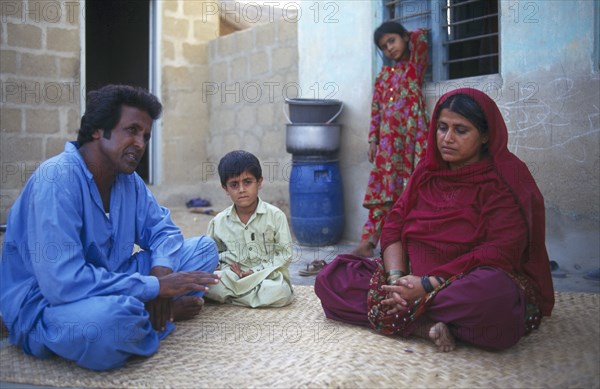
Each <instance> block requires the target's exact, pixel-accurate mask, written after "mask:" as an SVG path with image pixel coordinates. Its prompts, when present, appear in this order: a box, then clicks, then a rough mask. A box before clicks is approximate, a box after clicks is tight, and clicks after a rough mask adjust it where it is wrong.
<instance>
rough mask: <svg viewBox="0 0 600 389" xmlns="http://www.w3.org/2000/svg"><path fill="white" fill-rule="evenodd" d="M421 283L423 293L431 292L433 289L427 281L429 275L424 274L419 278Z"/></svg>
mask: <svg viewBox="0 0 600 389" xmlns="http://www.w3.org/2000/svg"><path fill="white" fill-rule="evenodd" d="M421 285H422V286H423V289H425V293H431V292H433V290H434V289H433V285H431V281H429V276H428V275H427V274H425V275H424V276H423V277H422V278H421Z"/></svg>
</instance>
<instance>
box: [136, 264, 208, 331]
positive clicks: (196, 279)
mask: <svg viewBox="0 0 600 389" xmlns="http://www.w3.org/2000/svg"><path fill="white" fill-rule="evenodd" d="M150 275H153V276H155V277H157V278H158V282H159V284H160V290H159V292H158V297H157V298H155V299H154V300H152V301H148V302H147V303H146V304H145V306H146V310H147V311H148V313H149V314H150V322H151V323H152V327H153V328H154V329H155V330H156V331H164V330H165V326H166V324H167V321H174V319H175V317H174V315H175V313H174V309H173V297H175V296H178V295H182V294H185V293H187V292H189V291H206V290H207V289H208V288H207V287H206V285H207V284H217V283H218V282H219V278H218V276H217V275H215V274H212V273H206V272H201V271H195V272H187V273H185V272H181V273H173V271H172V270H171V269H169V268H167V267H162V266H156V267H153V268H152V270H151V271H150Z"/></svg>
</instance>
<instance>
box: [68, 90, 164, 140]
mask: <svg viewBox="0 0 600 389" xmlns="http://www.w3.org/2000/svg"><path fill="white" fill-rule="evenodd" d="M123 105H127V106H129V107H134V108H138V109H140V110H142V111H145V112H146V113H148V115H149V116H150V117H151V118H152V120H156V119H158V118H159V117H160V114H161V112H162V104H161V103H160V101H158V98H156V96H154V95H153V94H151V93H149V92H148V91H147V90H145V89H144V88H140V87H134V86H130V85H106V86H104V87H102V88H100V89H98V90H95V91H91V92H90V93H88V97H87V101H86V104H85V114H84V115H83V116H82V117H81V125H80V128H79V131H78V134H77V143H78V144H79V146H81V145H83V144H85V143H87V142H90V141H91V140H92V134H93V133H94V131H96V130H98V129H101V130H104V137H105V138H107V139H108V138H110V133H111V131H112V129H113V128H115V126H116V125H117V123H118V122H119V120H120V119H121V108H122V106H123Z"/></svg>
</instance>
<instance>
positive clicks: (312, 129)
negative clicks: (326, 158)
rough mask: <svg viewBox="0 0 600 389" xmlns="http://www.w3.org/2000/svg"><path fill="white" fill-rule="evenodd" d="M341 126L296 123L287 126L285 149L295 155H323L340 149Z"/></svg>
mask: <svg viewBox="0 0 600 389" xmlns="http://www.w3.org/2000/svg"><path fill="white" fill-rule="evenodd" d="M340 129H341V124H335V123H333V124H312V123H294V124H287V125H286V132H285V147H286V150H287V152H288V153H291V154H294V155H323V154H333V153H336V152H337V151H338V150H339V148H340Z"/></svg>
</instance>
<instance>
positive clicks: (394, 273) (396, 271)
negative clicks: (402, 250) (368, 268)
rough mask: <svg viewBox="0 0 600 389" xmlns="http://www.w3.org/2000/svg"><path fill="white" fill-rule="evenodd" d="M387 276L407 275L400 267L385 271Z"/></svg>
mask: <svg viewBox="0 0 600 389" xmlns="http://www.w3.org/2000/svg"><path fill="white" fill-rule="evenodd" d="M385 275H386V276H388V277H389V276H398V275H399V276H400V277H404V276H405V275H406V273H404V272H403V271H402V270H400V269H394V270H390V271H386V272H385Z"/></svg>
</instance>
